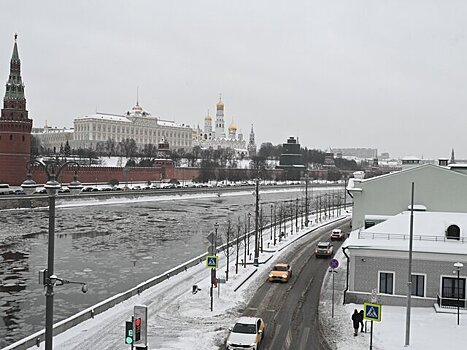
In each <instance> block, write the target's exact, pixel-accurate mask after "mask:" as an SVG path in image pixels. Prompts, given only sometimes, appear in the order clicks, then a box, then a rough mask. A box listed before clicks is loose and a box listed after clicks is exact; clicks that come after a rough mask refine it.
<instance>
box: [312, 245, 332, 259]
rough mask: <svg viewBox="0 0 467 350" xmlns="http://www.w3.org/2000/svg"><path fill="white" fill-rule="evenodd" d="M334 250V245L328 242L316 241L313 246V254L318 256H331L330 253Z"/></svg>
mask: <svg viewBox="0 0 467 350" xmlns="http://www.w3.org/2000/svg"><path fill="white" fill-rule="evenodd" d="M333 252H334V247H333V246H332V244H331V243H329V242H318V244H317V245H316V248H315V256H316V257H317V258H319V257H322V256H324V257H327V258H329V257H331V256H332V253H333Z"/></svg>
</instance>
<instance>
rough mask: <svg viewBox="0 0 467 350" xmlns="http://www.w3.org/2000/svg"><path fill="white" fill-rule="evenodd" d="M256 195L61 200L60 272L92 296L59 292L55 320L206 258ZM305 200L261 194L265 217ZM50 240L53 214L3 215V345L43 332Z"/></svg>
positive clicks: (294, 194)
mask: <svg viewBox="0 0 467 350" xmlns="http://www.w3.org/2000/svg"><path fill="white" fill-rule="evenodd" d="M251 191H252V190H251V189H247V190H246V191H245V192H232V193H224V194H222V196H221V197H217V194H215V193H214V194H200V195H191V196H189V195H187V196H174V197H160V198H156V197H154V198H152V199H151V200H148V198H144V199H143V198H142V199H140V200H131V201H129V200H128V201H127V202H124V203H121V202H120V203H115V202H112V201H107V202H106V203H105V204H103V203H94V202H92V201H89V200H87V201H80V202H73V203H72V204H70V203H66V202H64V201H62V200H57V209H56V239H55V274H56V275H58V276H59V277H61V278H65V279H68V280H75V281H84V282H86V283H87V284H88V287H89V291H88V293H86V294H83V293H81V289H80V287H79V286H77V285H65V286H59V287H56V288H55V289H54V291H55V296H54V317H55V318H54V320H55V322H56V321H58V320H61V319H64V318H66V317H69V316H71V315H73V314H74V313H76V312H77V311H80V310H82V309H84V308H86V307H88V306H91V305H93V304H95V303H97V302H99V301H101V300H104V299H106V298H108V297H110V296H112V295H115V294H117V293H119V292H122V291H125V290H127V289H129V288H131V287H133V286H135V285H136V284H138V283H140V282H142V281H145V280H147V279H148V278H151V277H153V276H155V275H158V274H161V273H162V272H164V271H166V270H168V269H170V268H172V267H174V266H177V265H178V264H180V263H182V262H184V261H187V260H189V259H191V258H193V257H195V256H197V255H200V254H202V253H204V252H205V251H206V248H207V241H206V239H205V237H206V236H207V235H208V234H209V232H211V231H212V230H213V226H214V223H215V222H218V223H219V224H220V228H219V231H220V232H222V231H223V230H224V227H225V223H226V221H227V219H228V218H229V217H230V218H232V220H233V222H235V223H236V222H237V218H238V217H240V218H241V220H242V222H243V221H244V216H245V214H246V213H247V212H251V213H252V214H253V213H254V204H255V203H254V200H255V197H254V196H253V195H252V193H251ZM318 191H319V192H323V191H331V189H329V188H320V189H319V190H317V189H315V190H314V194H315V195H316V194H317V193H318ZM334 191H337V190H336V189H334ZM339 191H340V192H341V193H343V192H342V191H343V190H342V188H339ZM335 193H337V192H335ZM309 195H310V196H311V194H310V193H309ZM303 197H304V192H303V188H297V189H289V190H281V191H274V190H269V189H266V190H264V191H263V190H262V191H261V203H262V204H263V205H267V206H266V207H265V209H264V210H265V213H264V215H265V216H267V217H269V216H270V205H268V204H271V203H275V202H280V201H284V200H290V199H295V198H303ZM268 221H269V219H268ZM251 224H252V226H251V227H253V226H254V220H252V222H251ZM47 236H48V210H47V208H42V209H34V210H5V211H0V276H1V278H2V285H3V286H4V287H2V289H0V316H1V319H0V347H4V346H6V345H8V344H11V343H13V342H14V341H16V340H18V339H21V338H23V337H25V336H27V335H30V334H32V333H34V332H36V331H38V330H40V329H42V328H44V323H45V297H44V290H43V287H42V286H41V285H39V283H38V271H39V270H40V269H43V268H46V265H47ZM5 285H6V286H9V287H5ZM13 286H14V287H13Z"/></svg>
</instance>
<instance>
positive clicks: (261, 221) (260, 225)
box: [259, 204, 265, 253]
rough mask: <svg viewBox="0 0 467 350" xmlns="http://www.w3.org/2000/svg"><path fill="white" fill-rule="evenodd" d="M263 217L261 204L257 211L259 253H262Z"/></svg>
mask: <svg viewBox="0 0 467 350" xmlns="http://www.w3.org/2000/svg"><path fill="white" fill-rule="evenodd" d="M264 221H265V220H264V217H263V205H262V204H261V206H260V210H259V233H260V240H259V245H260V251H261V253H262V252H263V228H264Z"/></svg>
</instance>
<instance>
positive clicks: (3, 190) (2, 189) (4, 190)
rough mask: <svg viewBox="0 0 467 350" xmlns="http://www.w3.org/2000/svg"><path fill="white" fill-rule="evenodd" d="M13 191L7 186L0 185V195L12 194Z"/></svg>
mask: <svg viewBox="0 0 467 350" xmlns="http://www.w3.org/2000/svg"><path fill="white" fill-rule="evenodd" d="M12 193H13V190H12V189H11V188H10V185H8V184H0V194H12Z"/></svg>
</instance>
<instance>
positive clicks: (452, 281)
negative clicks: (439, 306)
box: [441, 277, 465, 307]
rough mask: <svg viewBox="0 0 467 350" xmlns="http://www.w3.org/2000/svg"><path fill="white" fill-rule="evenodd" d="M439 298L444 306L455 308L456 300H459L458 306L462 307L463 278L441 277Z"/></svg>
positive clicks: (463, 293)
mask: <svg viewBox="0 0 467 350" xmlns="http://www.w3.org/2000/svg"><path fill="white" fill-rule="evenodd" d="M441 297H442V298H443V305H444V306H457V305H458V304H457V298H459V306H460V307H464V304H465V303H464V299H465V278H459V279H457V278H456V277H443V278H442V290H441Z"/></svg>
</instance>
